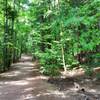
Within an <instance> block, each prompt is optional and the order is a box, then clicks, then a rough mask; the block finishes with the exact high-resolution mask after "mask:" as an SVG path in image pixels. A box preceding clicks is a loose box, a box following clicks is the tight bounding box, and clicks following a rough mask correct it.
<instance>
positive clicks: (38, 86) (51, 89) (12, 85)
mask: <svg viewBox="0 0 100 100" xmlns="http://www.w3.org/2000/svg"><path fill="white" fill-rule="evenodd" d="M38 69H39V68H38V67H37V63H36V62H32V58H31V57H30V56H26V55H22V58H21V59H20V62H18V63H15V64H13V65H12V68H11V70H10V71H9V72H5V73H2V74H0V100H86V99H84V97H83V99H82V97H81V96H78V97H77V98H76V99H75V98H74V97H73V89H72V90H70V92H69V93H68V91H67V92H66V93H65V92H62V91H58V89H57V88H56V87H55V86H54V85H52V84H50V83H48V82H47V77H44V76H42V75H40V73H39V70H38ZM75 93H76V92H75ZM75 95H76V94H75ZM91 100H92V99H91ZM93 100H95V99H93ZM98 100H100V99H98Z"/></svg>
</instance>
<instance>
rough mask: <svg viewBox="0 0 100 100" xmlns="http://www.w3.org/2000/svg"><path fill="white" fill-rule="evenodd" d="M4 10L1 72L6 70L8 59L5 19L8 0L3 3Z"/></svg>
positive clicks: (6, 23)
mask: <svg viewBox="0 0 100 100" xmlns="http://www.w3.org/2000/svg"><path fill="white" fill-rule="evenodd" d="M4 6H5V10H4V17H5V20H4V39H3V42H4V46H3V66H4V68H3V70H4V71H5V70H7V59H8V56H7V55H8V50H7V35H8V17H7V6H8V0H5V2H4Z"/></svg>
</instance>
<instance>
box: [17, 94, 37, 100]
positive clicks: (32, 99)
mask: <svg viewBox="0 0 100 100" xmlns="http://www.w3.org/2000/svg"><path fill="white" fill-rule="evenodd" d="M18 100H35V96H33V94H27V95H22V96H21V97H20V99H18Z"/></svg>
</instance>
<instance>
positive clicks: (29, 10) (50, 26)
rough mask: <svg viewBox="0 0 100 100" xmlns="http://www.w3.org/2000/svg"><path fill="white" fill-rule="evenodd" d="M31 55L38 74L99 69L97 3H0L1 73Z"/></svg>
mask: <svg viewBox="0 0 100 100" xmlns="http://www.w3.org/2000/svg"><path fill="white" fill-rule="evenodd" d="M23 53H26V54H32V56H33V60H38V61H39V63H40V72H41V73H44V74H45V75H58V74H59V70H63V71H64V72H66V71H67V70H72V69H75V68H76V69H78V68H83V69H84V70H85V71H86V72H87V73H88V74H90V73H91V71H92V69H93V68H95V67H100V0H0V71H1V72H4V71H7V70H9V68H10V66H11V64H12V63H15V62H17V61H18V60H19V59H20V57H21V54H23Z"/></svg>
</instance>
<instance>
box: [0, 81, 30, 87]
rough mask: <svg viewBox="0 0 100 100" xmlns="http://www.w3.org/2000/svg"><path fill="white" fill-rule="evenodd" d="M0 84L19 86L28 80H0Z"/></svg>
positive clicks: (25, 83) (26, 83)
mask: <svg viewBox="0 0 100 100" xmlns="http://www.w3.org/2000/svg"><path fill="white" fill-rule="evenodd" d="M0 84H1V85H2V84H4V85H6V84H7V85H21V86H25V85H28V84H29V82H28V81H25V80H20V81H6V82H0Z"/></svg>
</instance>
